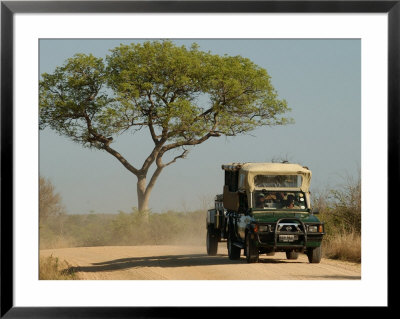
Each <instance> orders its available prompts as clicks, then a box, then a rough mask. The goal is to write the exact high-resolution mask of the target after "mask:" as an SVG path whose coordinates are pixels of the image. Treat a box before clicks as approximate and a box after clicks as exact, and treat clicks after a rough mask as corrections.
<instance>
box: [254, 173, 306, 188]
mask: <svg viewBox="0 0 400 319" xmlns="http://www.w3.org/2000/svg"><path fill="white" fill-rule="evenodd" d="M301 183H302V176H301V175H256V176H255V177H254V185H255V186H256V187H283V188H285V187H300V186H301Z"/></svg>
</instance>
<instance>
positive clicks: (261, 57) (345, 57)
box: [39, 39, 361, 214]
mask: <svg viewBox="0 0 400 319" xmlns="http://www.w3.org/2000/svg"><path fill="white" fill-rule="evenodd" d="M138 41H143V40H134V39H132V40H127V39H112V40H111V39H96V40H94V39H93V40H85V39H80V40H75V39H70V40H55V39H48V40H43V39H42V40H40V70H39V73H40V74H41V73H43V72H48V73H51V72H53V71H54V69H55V67H57V66H60V65H62V64H63V63H64V62H65V60H66V59H67V58H69V57H71V56H73V55H74V54H75V53H87V54H88V53H92V54H93V55H95V56H97V57H105V56H106V55H107V54H108V53H109V50H110V49H112V48H114V47H116V46H118V45H119V44H120V43H131V42H138ZM173 41H174V43H176V44H177V45H187V46H190V44H191V43H193V42H196V43H198V44H199V45H200V49H202V50H204V51H211V52H212V53H213V54H228V55H241V56H244V57H247V58H249V59H251V60H252V61H253V62H255V63H256V64H258V65H259V66H261V67H263V68H265V69H266V70H267V71H268V73H269V75H270V76H271V78H272V84H273V86H274V87H275V89H276V90H277V91H278V94H279V98H281V99H285V100H286V101H287V102H288V106H289V107H290V108H292V112H291V113H290V114H289V115H290V116H291V117H293V118H294V120H295V124H293V125H288V126H283V127H262V128H259V129H257V130H255V131H253V132H252V133H251V135H242V136H237V137H231V138H225V137H220V138H216V139H212V140H208V141H206V142H205V143H203V144H201V145H198V146H196V147H195V148H192V149H191V151H190V153H189V156H188V157H187V159H184V160H178V161H177V162H176V163H175V164H173V165H171V166H169V167H167V168H166V169H165V170H164V171H163V172H162V174H161V176H160V178H159V179H158V181H157V184H156V186H155V187H154V189H153V192H152V195H151V198H150V204H149V206H150V208H151V209H152V210H153V211H155V212H163V211H166V210H168V209H174V210H182V209H187V210H194V209H198V208H202V207H203V206H204V202H208V201H209V200H210V199H212V197H213V196H214V195H215V194H219V193H222V187H223V171H222V169H221V164H224V163H229V162H270V161H271V160H273V159H277V158H287V159H288V160H289V161H291V162H296V163H300V164H303V165H306V166H308V167H309V168H310V169H311V170H312V172H313V178H312V181H311V184H312V187H311V191H312V192H315V191H318V190H323V189H327V188H332V187H337V186H338V185H339V184H340V183H343V182H344V179H343V177H345V176H347V175H351V176H357V174H358V170H359V168H360V167H361V41H360V40H358V39H353V40H352V39H254V40H253V39H252V40H249V39H212V40H211V39H185V40H182V39H181V40H177V39H176V40H173ZM151 143H152V142H151V139H150V137H149V136H148V135H147V132H145V131H143V133H139V134H135V135H132V134H127V135H125V136H122V137H121V138H119V139H118V140H116V141H115V143H113V146H114V148H115V149H117V150H118V151H119V152H120V153H121V154H123V155H124V156H126V158H127V159H128V160H129V161H131V162H132V164H134V165H135V164H136V165H139V164H141V163H142V161H143V160H144V158H145V156H146V155H148V153H149V151H150V146H151ZM39 148H40V149H39V155H40V159H39V160H40V175H41V176H43V177H46V178H49V179H50V180H51V181H52V182H53V184H54V185H55V187H56V190H57V191H58V192H59V193H60V195H61V196H62V199H63V203H64V205H65V206H66V209H67V212H68V213H70V214H75V213H89V212H91V211H93V212H96V213H116V212H118V211H120V210H122V211H125V212H128V211H130V210H131V207H133V206H137V198H136V176H134V175H133V174H131V173H130V172H129V171H127V170H126V169H125V168H124V167H123V166H122V165H121V164H120V163H119V162H118V161H117V160H116V159H115V158H114V157H112V156H111V155H110V154H108V153H106V152H103V151H99V150H89V149H84V148H82V147H81V146H80V145H78V144H75V143H73V142H72V141H70V140H68V139H67V138H66V137H62V136H58V135H57V134H56V133H54V132H53V131H51V130H50V129H45V130H44V131H41V132H40V140H39Z"/></svg>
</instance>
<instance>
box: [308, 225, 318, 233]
mask: <svg viewBox="0 0 400 319" xmlns="http://www.w3.org/2000/svg"><path fill="white" fill-rule="evenodd" d="M308 232H309V233H317V232H318V226H308Z"/></svg>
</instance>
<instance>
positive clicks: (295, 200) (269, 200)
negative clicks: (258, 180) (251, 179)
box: [253, 191, 307, 210]
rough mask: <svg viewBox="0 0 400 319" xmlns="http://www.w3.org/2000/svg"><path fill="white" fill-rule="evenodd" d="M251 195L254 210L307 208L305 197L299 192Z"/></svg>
mask: <svg viewBox="0 0 400 319" xmlns="http://www.w3.org/2000/svg"><path fill="white" fill-rule="evenodd" d="M253 195H254V196H253V208H256V209H257V208H258V209H266V210H269V209H271V210H275V209H296V210H297V209H298V210H305V209H306V208H307V204H306V197H305V195H304V193H303V192H300V191H299V192H297V191H296V192H283V191H255V192H254V194H253Z"/></svg>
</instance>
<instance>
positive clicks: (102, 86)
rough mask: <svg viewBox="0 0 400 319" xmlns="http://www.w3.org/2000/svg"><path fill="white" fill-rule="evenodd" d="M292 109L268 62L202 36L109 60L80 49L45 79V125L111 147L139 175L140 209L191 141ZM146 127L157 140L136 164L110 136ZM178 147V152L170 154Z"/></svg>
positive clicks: (127, 50)
mask: <svg viewBox="0 0 400 319" xmlns="http://www.w3.org/2000/svg"><path fill="white" fill-rule="evenodd" d="M289 110H290V109H289V108H288V107H287V103H286V101H284V100H279V99H278V95H277V92H276V91H275V89H274V88H273V86H272V84H271V78H270V76H269V75H268V73H267V71H266V70H265V69H263V68H261V67H259V66H257V65H256V64H254V63H253V62H251V61H250V60H249V59H247V58H244V57H241V56H234V57H232V56H228V55H224V56H219V55H213V54H211V53H210V52H202V51H200V50H199V48H198V46H197V45H196V44H193V45H192V46H191V48H189V49H187V48H186V47H184V46H181V47H178V46H175V45H174V44H173V43H172V42H170V41H162V42H158V41H154V42H145V43H143V44H131V45H120V46H119V47H116V48H114V49H112V50H111V54H110V55H109V56H107V57H106V59H105V60H103V59H101V58H96V57H94V56H93V55H85V54H76V55H75V56H73V57H72V58H70V59H68V60H67V61H66V63H65V64H64V65H63V66H60V67H57V68H56V69H55V71H54V72H53V73H52V74H47V73H44V74H42V79H41V81H40V128H41V129H43V128H45V127H46V126H48V127H50V128H51V129H53V130H55V131H56V132H58V133H59V134H60V135H64V136H67V137H68V138H70V139H72V140H73V141H75V142H77V143H80V144H81V145H83V146H85V147H89V148H97V149H100V150H104V151H106V152H108V153H109V154H111V155H113V156H114V157H115V158H116V159H117V160H118V161H120V163H121V164H122V165H123V166H124V167H125V168H126V169H127V170H128V171H130V172H131V173H132V174H134V175H135V176H136V177H137V196H138V208H139V210H140V211H145V210H147V209H148V203H149V197H150V193H151V191H152V189H153V187H154V185H155V183H156V180H157V178H158V177H159V176H160V173H161V172H162V170H163V169H164V168H165V167H167V166H169V165H171V164H172V163H175V162H176V161H177V160H178V159H180V158H184V157H185V156H186V155H187V153H188V151H189V148H190V147H191V146H195V145H198V144H201V143H203V142H205V141H206V140H208V139H210V138H212V137H219V136H223V135H224V136H235V135H238V134H245V133H248V132H250V131H252V130H254V129H256V128H257V127H259V126H263V125H270V126H273V125H285V124H287V123H290V122H291V121H292V120H291V119H290V118H287V117H284V116H283V115H282V114H284V113H286V112H288V111H289ZM141 129H147V130H148V132H149V134H150V137H151V140H152V142H153V144H154V145H153V149H152V151H151V152H150V154H148V155H146V156H147V157H146V158H145V160H144V162H143V163H142V165H141V166H136V167H135V166H133V165H132V164H131V163H130V162H128V160H127V159H126V157H124V156H123V155H122V154H120V153H119V152H118V151H117V150H116V149H115V148H113V147H111V144H112V143H113V141H114V139H115V137H116V136H118V135H120V134H122V133H124V132H127V131H131V132H136V131H138V130H141ZM173 150H178V151H179V153H177V154H174V155H176V156H174V155H172V156H171V155H170V156H169V158H168V159H167V160H166V161H165V157H164V155H165V154H168V153H170V152H171V151H173ZM135 152H136V153H141V150H140V149H137V150H135ZM167 157H168V156H167ZM163 159H164V161H165V162H164V161H163ZM152 165H155V170H154V173H153V174H152V176H151V177H150V179H149V180H148V173H149V169H150V167H151V166H152Z"/></svg>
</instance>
